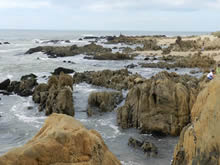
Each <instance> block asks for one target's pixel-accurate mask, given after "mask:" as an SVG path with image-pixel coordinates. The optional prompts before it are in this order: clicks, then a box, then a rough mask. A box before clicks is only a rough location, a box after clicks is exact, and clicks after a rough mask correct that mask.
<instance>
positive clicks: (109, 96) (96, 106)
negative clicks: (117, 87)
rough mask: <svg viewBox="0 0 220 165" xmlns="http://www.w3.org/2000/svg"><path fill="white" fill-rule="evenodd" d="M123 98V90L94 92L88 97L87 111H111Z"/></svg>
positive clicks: (89, 112) (91, 112)
mask: <svg viewBox="0 0 220 165" xmlns="http://www.w3.org/2000/svg"><path fill="white" fill-rule="evenodd" d="M122 100H123V95H122V93H121V92H92V93H91V94H90V95H89V98H88V109H87V113H88V115H89V116H92V115H93V114H96V113H97V112H100V113H101V112H111V111H113V110H114V108H116V106H117V105H118V104H119V103H120V102H121V101H122Z"/></svg>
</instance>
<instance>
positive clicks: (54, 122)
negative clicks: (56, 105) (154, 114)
mask: <svg viewBox="0 0 220 165" xmlns="http://www.w3.org/2000/svg"><path fill="white" fill-rule="evenodd" d="M0 164H1V165H15V164H16V165H24V164H27V165H49V164H50V165H58V164H59V165H67V164H71V165H121V163H120V161H119V160H118V159H117V158H116V157H115V156H114V155H113V154H112V153H111V152H110V151H109V149H108V147H107V146H106V145H105V143H104V141H103V139H102V138H101V135H100V134H99V133H98V132H96V131H95V130H88V129H86V128H85V127H84V126H83V125H82V124H81V123H80V122H79V121H77V120H75V119H74V118H73V117H70V116H66V115H62V114H53V115H51V116H50V117H49V118H48V119H47V120H46V121H45V124H44V126H43V127H42V128H41V130H40V131H39V132H38V133H37V134H36V135H35V137H33V138H32V139H31V140H30V141H29V142H27V143H26V144H24V145H23V146H21V147H19V148H15V149H13V150H11V151H9V152H8V153H6V154H5V155H3V156H1V157H0Z"/></svg>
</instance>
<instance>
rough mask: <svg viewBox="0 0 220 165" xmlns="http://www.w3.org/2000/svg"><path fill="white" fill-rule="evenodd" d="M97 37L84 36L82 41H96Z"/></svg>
mask: <svg viewBox="0 0 220 165" xmlns="http://www.w3.org/2000/svg"><path fill="white" fill-rule="evenodd" d="M98 38H99V37H95V36H85V37H84V38H83V39H84V40H91V39H98Z"/></svg>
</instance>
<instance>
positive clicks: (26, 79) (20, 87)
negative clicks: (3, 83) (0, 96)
mask: <svg viewBox="0 0 220 165" xmlns="http://www.w3.org/2000/svg"><path fill="white" fill-rule="evenodd" d="M36 78H37V76H36V75H34V74H30V75H25V76H22V77H21V79H20V81H12V82H11V83H10V85H8V87H7V92H9V93H10V92H14V93H16V94H18V95H20V96H24V97H26V96H30V95H32V93H33V88H34V87H35V86H36V85H37V84H38V83H37V79H36Z"/></svg>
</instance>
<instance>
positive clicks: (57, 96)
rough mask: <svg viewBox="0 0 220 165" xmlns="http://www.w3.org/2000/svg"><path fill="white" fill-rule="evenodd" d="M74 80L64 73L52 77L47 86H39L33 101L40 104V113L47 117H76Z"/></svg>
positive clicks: (36, 88) (35, 90)
mask: <svg viewBox="0 0 220 165" xmlns="http://www.w3.org/2000/svg"><path fill="white" fill-rule="evenodd" d="M72 86H73V78H72V76H70V75H66V74H64V73H63V72H62V73H61V74H60V75H59V76H54V75H53V76H51V77H50V79H49V80H48V83H47V84H39V85H38V86H36V87H35V89H34V92H33V97H32V98H33V101H34V102H35V103H38V104H39V107H38V109H39V111H43V110H45V114H46V115H50V114H52V113H62V114H67V115H70V116H74V106H73V90H72V89H73V88H72Z"/></svg>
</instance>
